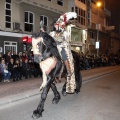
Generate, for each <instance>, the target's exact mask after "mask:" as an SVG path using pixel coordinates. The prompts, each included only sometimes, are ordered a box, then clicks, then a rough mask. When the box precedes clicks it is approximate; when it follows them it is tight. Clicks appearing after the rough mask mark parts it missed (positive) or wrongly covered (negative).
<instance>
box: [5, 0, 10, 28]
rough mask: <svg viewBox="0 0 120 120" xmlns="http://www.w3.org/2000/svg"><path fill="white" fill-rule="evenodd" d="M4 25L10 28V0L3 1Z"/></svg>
mask: <svg viewBox="0 0 120 120" xmlns="http://www.w3.org/2000/svg"><path fill="white" fill-rule="evenodd" d="M5 27H6V28H11V0H6V2H5Z"/></svg>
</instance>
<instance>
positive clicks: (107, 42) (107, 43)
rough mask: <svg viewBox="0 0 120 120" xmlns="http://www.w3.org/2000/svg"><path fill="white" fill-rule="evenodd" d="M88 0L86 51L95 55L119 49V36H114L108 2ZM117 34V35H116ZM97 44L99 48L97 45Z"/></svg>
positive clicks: (114, 51)
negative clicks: (98, 3)
mask: <svg viewBox="0 0 120 120" xmlns="http://www.w3.org/2000/svg"><path fill="white" fill-rule="evenodd" d="M97 2H98V1H97V0H88V4H87V5H88V6H87V8H88V12H87V13H88V38H87V42H86V46H87V50H88V53H93V54H97V55H101V54H109V53H116V52H117V51H118V50H119V48H120V47H119V45H120V41H119V37H115V33H114V29H115V27H114V25H111V22H110V21H111V17H112V16H111V11H110V9H109V7H107V6H109V4H110V3H108V2H107V4H106V1H104V0H101V1H100V2H101V6H97ZM117 36H118V35H117ZM97 43H98V44H99V46H98V47H99V48H96V47H97Z"/></svg>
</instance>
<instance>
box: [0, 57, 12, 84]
mask: <svg viewBox="0 0 120 120" xmlns="http://www.w3.org/2000/svg"><path fill="white" fill-rule="evenodd" d="M0 71H1V74H2V75H3V79H4V82H10V75H11V73H10V72H9V71H8V66H7V64H5V60H4V59H2V60H1V63H0Z"/></svg>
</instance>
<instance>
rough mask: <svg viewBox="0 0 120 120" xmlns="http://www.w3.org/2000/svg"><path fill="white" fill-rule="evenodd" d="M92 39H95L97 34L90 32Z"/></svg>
mask: <svg viewBox="0 0 120 120" xmlns="http://www.w3.org/2000/svg"><path fill="white" fill-rule="evenodd" d="M90 38H91V39H95V33H94V32H92V31H91V32H90Z"/></svg>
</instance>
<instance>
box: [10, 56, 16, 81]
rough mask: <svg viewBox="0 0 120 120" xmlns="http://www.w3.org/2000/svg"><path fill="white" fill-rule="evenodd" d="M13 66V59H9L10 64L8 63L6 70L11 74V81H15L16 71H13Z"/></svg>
mask: <svg viewBox="0 0 120 120" xmlns="http://www.w3.org/2000/svg"><path fill="white" fill-rule="evenodd" d="M15 67H16V66H15V64H14V60H13V58H11V59H10V62H9V63H8V70H9V71H10V72H11V77H12V79H13V81H15V80H16V74H17V73H16V71H15Z"/></svg>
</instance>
